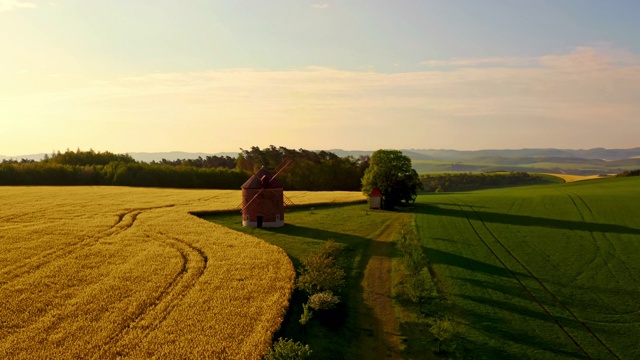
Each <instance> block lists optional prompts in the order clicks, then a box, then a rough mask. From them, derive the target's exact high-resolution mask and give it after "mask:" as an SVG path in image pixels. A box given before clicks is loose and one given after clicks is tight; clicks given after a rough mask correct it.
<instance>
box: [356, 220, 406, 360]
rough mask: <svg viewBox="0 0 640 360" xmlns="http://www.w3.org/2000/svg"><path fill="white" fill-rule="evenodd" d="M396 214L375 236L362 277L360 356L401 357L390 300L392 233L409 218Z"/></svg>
mask: <svg viewBox="0 0 640 360" xmlns="http://www.w3.org/2000/svg"><path fill="white" fill-rule="evenodd" d="M409 216H410V215H408V214H396V215H394V217H393V218H392V219H391V220H390V221H389V222H388V223H386V224H385V225H384V226H383V227H382V229H381V231H380V232H379V233H378V234H377V235H376V236H375V237H374V239H375V240H373V241H372V244H371V246H370V247H369V251H368V254H367V255H365V256H367V257H368V258H369V262H368V263H367V267H366V269H365V271H364V277H363V279H362V282H361V285H362V291H363V303H364V304H363V305H364V306H363V308H362V309H361V312H360V316H359V321H358V325H359V327H360V329H361V330H362V332H361V339H360V342H359V343H360V346H361V349H360V354H361V356H362V359H401V358H402V356H401V349H400V331H399V328H398V323H397V321H396V315H395V312H394V310H393V304H392V300H391V256H392V254H393V250H394V247H393V243H392V242H391V241H392V240H393V239H394V237H395V236H397V234H398V233H399V232H400V231H401V230H402V228H403V226H404V224H406V223H407V221H408V219H409Z"/></svg>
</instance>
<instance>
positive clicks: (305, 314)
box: [300, 303, 313, 325]
mask: <svg viewBox="0 0 640 360" xmlns="http://www.w3.org/2000/svg"><path fill="white" fill-rule="evenodd" d="M312 317H313V311H311V310H309V303H305V304H302V316H301V317H300V324H302V325H307V323H308V322H309V321H311V318H312Z"/></svg>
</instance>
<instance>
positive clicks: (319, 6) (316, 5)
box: [311, 3, 329, 9]
mask: <svg viewBox="0 0 640 360" xmlns="http://www.w3.org/2000/svg"><path fill="white" fill-rule="evenodd" d="M311 7H312V8H314V9H328V8H329V4H327V3H321V4H313V5H311Z"/></svg>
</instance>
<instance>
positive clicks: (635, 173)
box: [616, 169, 640, 177]
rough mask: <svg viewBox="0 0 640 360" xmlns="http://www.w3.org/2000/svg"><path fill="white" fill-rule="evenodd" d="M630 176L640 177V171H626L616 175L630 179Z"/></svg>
mask: <svg viewBox="0 0 640 360" xmlns="http://www.w3.org/2000/svg"><path fill="white" fill-rule="evenodd" d="M629 176H640V169H638V170H625V171H623V172H621V173H620V174H618V175H616V177H629Z"/></svg>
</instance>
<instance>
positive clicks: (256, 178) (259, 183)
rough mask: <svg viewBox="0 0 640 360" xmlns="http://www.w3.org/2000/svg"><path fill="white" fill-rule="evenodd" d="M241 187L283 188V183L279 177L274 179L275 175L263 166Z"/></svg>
mask: <svg viewBox="0 0 640 360" xmlns="http://www.w3.org/2000/svg"><path fill="white" fill-rule="evenodd" d="M240 188H241V189H262V188H266V189H282V183H281V182H280V181H278V179H273V176H272V175H271V174H270V173H269V172H268V171H267V169H265V168H264V167H261V168H260V170H258V171H257V172H256V173H255V174H253V175H252V176H251V177H250V178H249V180H247V181H245V183H244V184H242V186H241V187H240Z"/></svg>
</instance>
